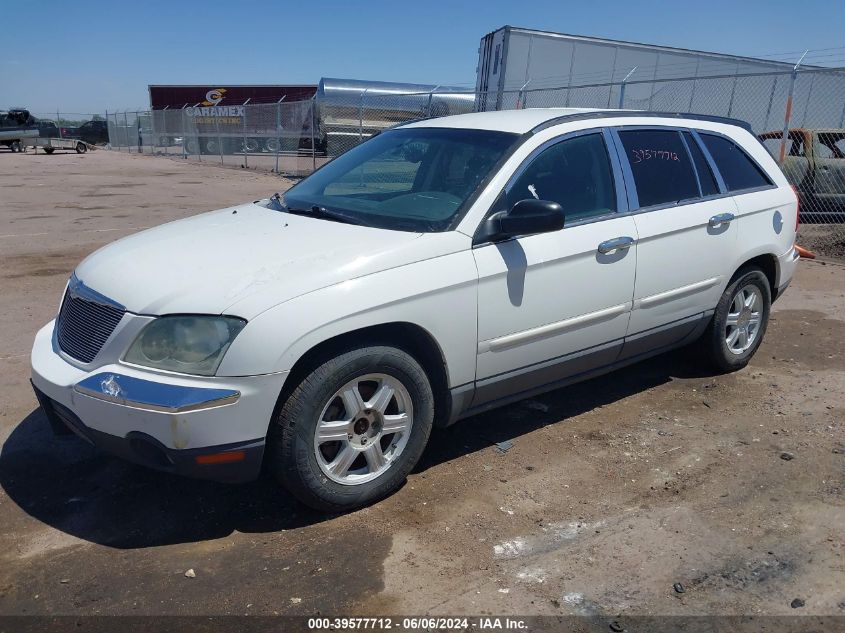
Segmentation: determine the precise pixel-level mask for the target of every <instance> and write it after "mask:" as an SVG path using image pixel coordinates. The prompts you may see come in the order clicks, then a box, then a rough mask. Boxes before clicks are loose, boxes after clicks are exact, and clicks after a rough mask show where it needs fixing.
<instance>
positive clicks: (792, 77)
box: [779, 50, 810, 166]
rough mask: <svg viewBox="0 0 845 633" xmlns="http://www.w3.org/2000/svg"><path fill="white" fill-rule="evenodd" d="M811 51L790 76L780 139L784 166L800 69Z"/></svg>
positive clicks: (781, 162)
mask: <svg viewBox="0 0 845 633" xmlns="http://www.w3.org/2000/svg"><path fill="white" fill-rule="evenodd" d="M809 52H810V51H809V50H806V51H804V54H803V55H801V57H800V58H799V60H798V63H797V64H795V66H794V67H793V68H792V74H791V75H790V76H789V95H788V96H787V97H786V110H785V112H784V115H783V136H781V139H780V160H779V162H780V164H781V166H783V163H784V161H785V160H786V139H787V138H788V137H789V120H790V119H791V118H792V97H793V96H794V95H795V80H796V79H798V67H799V66H800V65H801V62H802V61H804V57H805V56H806V55H807V53H809Z"/></svg>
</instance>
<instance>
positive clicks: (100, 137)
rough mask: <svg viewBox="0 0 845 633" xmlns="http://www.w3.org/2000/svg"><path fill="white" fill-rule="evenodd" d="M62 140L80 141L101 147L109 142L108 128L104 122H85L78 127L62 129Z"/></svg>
mask: <svg viewBox="0 0 845 633" xmlns="http://www.w3.org/2000/svg"><path fill="white" fill-rule="evenodd" d="M61 136H62V138H73V139H80V140H82V141H85V142H86V143H90V144H91V145H102V144H105V143H108V142H109V128H108V124H107V123H106V122H105V121H98V120H96V119H95V120H91V121H86V122H85V123H83V124H82V125H80V126H79V127H63V128H62V134H61Z"/></svg>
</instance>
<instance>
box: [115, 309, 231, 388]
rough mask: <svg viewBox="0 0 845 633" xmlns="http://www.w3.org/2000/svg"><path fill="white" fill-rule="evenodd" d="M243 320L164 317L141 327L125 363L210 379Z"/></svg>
mask: <svg viewBox="0 0 845 633" xmlns="http://www.w3.org/2000/svg"><path fill="white" fill-rule="evenodd" d="M245 325H246V321H244V320H243V319H238V318H235V317H224V316H166V317H160V318H158V319H156V320H155V321H153V322H152V323H150V324H149V325H147V326H146V327H144V329H143V330H141V333H140V334H139V335H138V336H137V338H136V339H135V340H134V341H133V342H132V345H131V346H130V347H129V351H128V352H126V355H125V356H124V357H123V360H125V361H126V362H127V363H134V364H136V365H143V366H145V367H154V368H156V369H166V370H168V371H178V372H181V373H183V374H195V375H197V376H213V375H214V373H215V372H216V371H217V367H219V366H220V361H222V360H223V355H224V354H225V353H226V350H227V349H229V345H231V344H232V341H234V340H235V337H236V336H237V335H238V333H239V332H240V331H241V330H242V329H243V327H244V326H245Z"/></svg>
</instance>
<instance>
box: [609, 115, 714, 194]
mask: <svg viewBox="0 0 845 633" xmlns="http://www.w3.org/2000/svg"><path fill="white" fill-rule="evenodd" d="M619 138H620V139H621V140H622V146H623V147H624V149H625V155H626V156H627V158H628V164H629V165H630V166H631V172H632V174H633V176H634V185H635V186H636V188H637V198H638V199H639V203H640V207H651V206H655V205H664V204H677V203H679V202H682V201H684V200H690V199H695V198H698V196H699V192H698V181H697V180H696V177H695V170H694V168H693V165H692V163H691V162H690V157H689V154H687V150H686V147H684V144H683V142H682V141H681V135H680V133H679V132H678V131H676V130H658V129H652V130H648V129H645V130H622V131H620V132H619Z"/></svg>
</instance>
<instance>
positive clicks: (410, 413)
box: [268, 346, 434, 513]
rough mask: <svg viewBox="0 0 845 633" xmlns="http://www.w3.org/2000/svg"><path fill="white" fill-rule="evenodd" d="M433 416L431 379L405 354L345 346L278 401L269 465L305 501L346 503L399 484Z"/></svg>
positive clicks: (322, 505) (327, 507)
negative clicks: (280, 401) (348, 348)
mask: <svg viewBox="0 0 845 633" xmlns="http://www.w3.org/2000/svg"><path fill="white" fill-rule="evenodd" d="M356 393H357V396H355V394H356ZM391 394H392V395H391ZM358 396H360V399H359V397H358ZM350 403H351V404H350ZM403 414H404V420H405V421H404V422H403V421H402V420H403ZM433 421H434V396H433V394H432V390H431V385H430V383H429V380H428V377H427V376H426V373H425V371H424V370H423V368H422V367H421V366H420V364H419V363H418V362H417V361H416V360H415V359H414V358H413V357H412V356H411V355H410V354H408V353H406V352H404V351H402V350H400V349H397V348H395V347H388V346H372V347H362V348H358V349H352V350H349V351H345V352H343V353H340V354H338V355H337V356H334V357H333V358H330V359H328V360H326V361H325V362H322V363H321V364H319V365H318V366H316V367H315V368H314V369H313V370H312V371H310V373H308V375H306V376H305V377H304V378H303V379H302V380H301V381H300V382H299V384H297V385H296V387H295V388H294V389H293V391H291V392H290V395H289V396H288V397H287V398H286V399H285V401H284V402H283V403H282V404H281V406H280V407H279V408H278V410H277V414H276V416H275V419H274V420H273V423H272V425H271V429H270V433H269V434H268V435H269V437H268V456H269V463H270V468H271V469H272V471H273V473H274V475H275V477H276V479H277V481H278V482H279V483H281V484H282V485H283V486H284V487H285V488H286V489H287V490H288V491H289V492H290V493H291V494H292V495H293V496H294V497H296V498H297V499H299V501H301V502H302V503H304V504H305V505H308V506H310V507H312V508H314V509H316V510H320V511H323V512H333V513H336V512H346V511H349V510H353V509H355V508H359V507H362V506H365V505H368V504H370V503H373V502H374V501H377V500H379V499H381V498H383V497H385V496H387V495H389V494H391V493H392V492H394V491H396V490H397V489H398V488H399V487H401V486H402V484H403V483H404V481H405V479H406V478H407V476H408V473H409V472H411V469H412V468H413V467H414V466H415V465H416V463H417V461H419V458H420V456H421V455H422V452H423V450H424V449H425V446H426V444H427V443H428V438H429V435H430V434H431V428H432V425H433ZM402 425H404V426H402ZM400 426H401V428H402V429H403V430H399V431H394V432H392V433H391V432H388V433H385V431H386V430H389V429H393V428H396V429H399V428H400ZM318 427H319V430H320V433H319V435H318ZM367 442H369V445H367Z"/></svg>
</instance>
